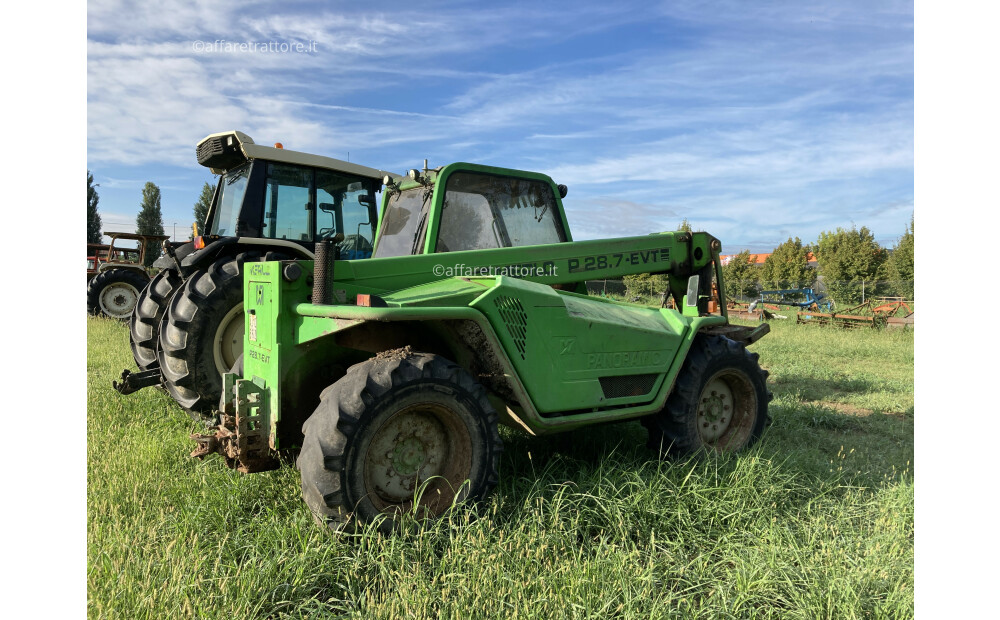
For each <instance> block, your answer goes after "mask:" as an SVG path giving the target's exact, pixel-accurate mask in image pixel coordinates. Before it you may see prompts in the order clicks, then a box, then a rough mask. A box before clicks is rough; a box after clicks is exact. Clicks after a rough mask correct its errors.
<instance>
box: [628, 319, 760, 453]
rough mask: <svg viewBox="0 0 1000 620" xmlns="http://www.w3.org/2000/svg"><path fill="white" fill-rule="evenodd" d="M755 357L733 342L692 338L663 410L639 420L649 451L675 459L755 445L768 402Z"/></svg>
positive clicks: (719, 337)
mask: <svg viewBox="0 0 1000 620" xmlns="http://www.w3.org/2000/svg"><path fill="white" fill-rule="evenodd" d="M758 358H759V356H758V355H757V354H756V353H750V352H749V351H747V349H746V347H745V346H744V345H743V344H742V343H739V342H736V341H735V340H730V339H729V338H725V337H723V336H708V335H705V334H699V335H698V336H696V337H695V341H694V343H693V344H692V345H691V351H690V352H689V353H688V357H687V359H686V360H684V366H683V367H681V372H680V374H679V375H678V377H677V382H676V383H675V385H674V391H673V392H672V393H671V394H670V397H669V398H668V399H667V403H666V406H665V407H664V408H663V409H662V410H661V411H660V412H659V413H657V414H654V415H652V416H647V417H646V418H643V420H642V423H643V425H644V426H645V427H646V429H647V430H648V431H649V441H648V443H647V445H648V446H649V448H650V449H652V450H659V451H660V453H661V455H662V456H667V457H675V456H684V455H688V454H694V453H698V452H702V451H707V452H716V453H723V452H739V451H740V450H743V449H745V448H747V447H749V446H751V445H753V443H754V442H756V441H757V440H758V439H760V435H761V433H762V432H763V431H764V426H765V425H766V424H767V423H768V421H769V417H768V413H767V406H768V403H769V402H770V401H771V398H772V395H771V393H770V392H769V391H768V390H767V384H766V380H767V374H768V373H767V371H766V370H762V369H761V367H760V364H758V362H757V360H758Z"/></svg>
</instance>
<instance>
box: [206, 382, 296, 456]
mask: <svg viewBox="0 0 1000 620" xmlns="http://www.w3.org/2000/svg"><path fill="white" fill-rule="evenodd" d="M222 379H223V393H225V394H231V395H232V396H233V398H230V399H226V400H225V401H224V402H223V406H222V411H221V412H219V419H220V422H219V425H218V426H217V427H216V428H215V429H214V430H215V434H214V435H207V434H200V433H195V434H192V435H191V439H193V440H194V441H195V442H197V443H198V447H197V448H195V450H194V452H192V453H191V456H193V457H195V458H198V459H203V458H205V457H206V456H208V455H209V454H212V453H217V454H219V455H221V456H222V457H223V458H224V459H225V460H226V465H228V466H229V467H231V468H233V469H235V470H237V471H241V472H243V473H245V474H252V473H255V472H259V471H268V470H271V469H277V468H278V467H279V466H280V464H281V463H280V462H279V460H278V458H277V454H276V453H275V452H274V451H273V450H270V449H269V448H270V447H271V446H270V445H269V438H268V431H269V426H268V424H267V423H266V414H265V413H264V408H265V407H266V405H265V404H264V398H263V397H264V393H263V392H262V390H261V388H259V387H257V386H256V385H254V383H253V382H252V381H246V380H240V379H239V375H236V374H232V373H226V374H225V375H223V378H222Z"/></svg>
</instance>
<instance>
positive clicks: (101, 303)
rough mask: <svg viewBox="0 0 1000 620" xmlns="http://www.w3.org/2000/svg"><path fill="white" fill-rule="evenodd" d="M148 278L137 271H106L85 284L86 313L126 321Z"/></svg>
mask: <svg viewBox="0 0 1000 620" xmlns="http://www.w3.org/2000/svg"><path fill="white" fill-rule="evenodd" d="M148 283H149V277H148V276H147V275H146V274H145V273H144V272H142V271H139V270H138V269H108V270H107V271H102V272H101V273H99V274H97V275H96V276H94V278H93V279H92V280H91V281H90V282H89V283H88V284H87V312H89V313H90V314H97V315H103V316H106V317H110V318H112V319H119V320H122V321H127V320H128V318H129V316H131V315H132V310H134V309H135V304H136V301H137V300H138V299H139V291H141V290H142V289H144V288H146V285H147V284H148Z"/></svg>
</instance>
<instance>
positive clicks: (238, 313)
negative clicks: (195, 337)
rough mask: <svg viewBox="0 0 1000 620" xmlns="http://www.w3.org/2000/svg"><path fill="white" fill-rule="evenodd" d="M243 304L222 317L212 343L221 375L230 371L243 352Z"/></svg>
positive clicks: (216, 365)
mask: <svg viewBox="0 0 1000 620" xmlns="http://www.w3.org/2000/svg"><path fill="white" fill-rule="evenodd" d="M244 329H245V326H244V324H243V304H237V305H236V306H233V309H232V310H230V311H229V312H227V313H226V316H224V317H222V322H221V323H219V327H218V328H217V329H216V330H215V339H214V340H213V344H212V355H213V357H214V358H215V367H216V368H217V369H218V371H219V376H222V375H224V374H226V373H227V372H229V369H230V368H232V367H233V364H235V363H236V358H238V357H239V356H240V355H242V354H243V331H244Z"/></svg>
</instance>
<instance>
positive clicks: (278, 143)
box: [274, 142, 285, 149]
mask: <svg viewBox="0 0 1000 620" xmlns="http://www.w3.org/2000/svg"><path fill="white" fill-rule="evenodd" d="M274 148H276V149H283V148H285V147H284V145H283V144H281V143H280V142H275V143H274Z"/></svg>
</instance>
